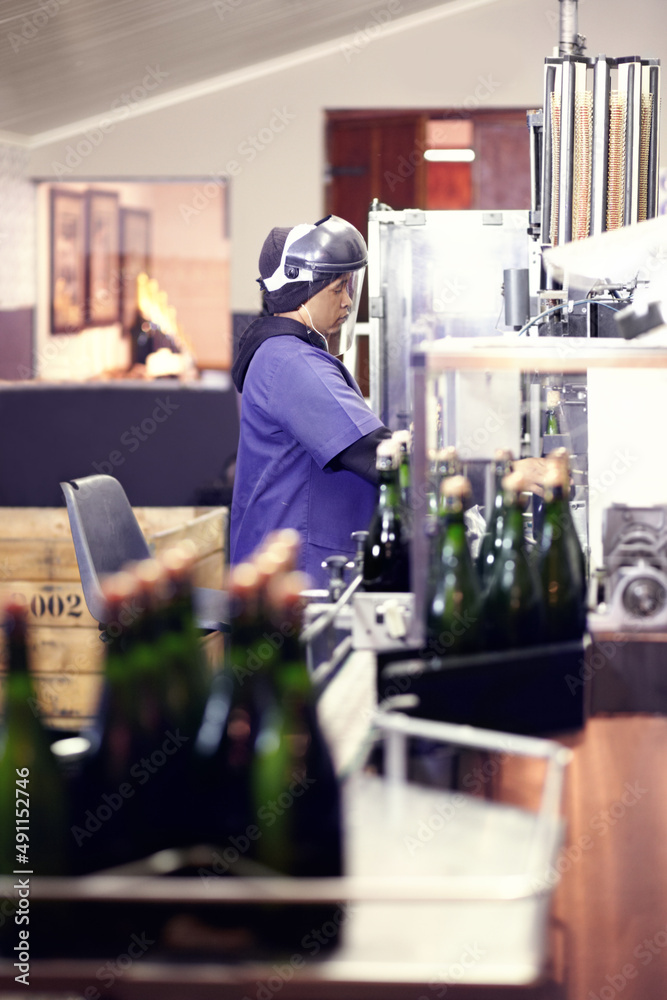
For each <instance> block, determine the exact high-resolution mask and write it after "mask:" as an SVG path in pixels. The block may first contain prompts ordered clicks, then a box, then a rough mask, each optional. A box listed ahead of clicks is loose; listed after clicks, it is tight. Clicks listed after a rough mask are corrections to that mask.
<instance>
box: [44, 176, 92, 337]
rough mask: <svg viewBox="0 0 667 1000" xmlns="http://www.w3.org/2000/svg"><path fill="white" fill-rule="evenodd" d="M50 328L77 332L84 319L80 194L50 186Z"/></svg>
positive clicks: (82, 210) (58, 330)
mask: <svg viewBox="0 0 667 1000" xmlns="http://www.w3.org/2000/svg"><path fill="white" fill-rule="evenodd" d="M50 237H51V239H50V242H51V282H50V285H51V288H50V294H51V332H52V333H78V331H79V330H81V329H82V328H83V326H84V325H85V321H86V267H85V263H86V227H85V212H84V199H83V196H82V195H80V194H77V193H76V192H70V191H64V190H62V189H60V188H52V189H51V230H50Z"/></svg>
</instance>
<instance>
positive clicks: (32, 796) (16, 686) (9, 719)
mask: <svg viewBox="0 0 667 1000" xmlns="http://www.w3.org/2000/svg"><path fill="white" fill-rule="evenodd" d="M2 628H3V640H4V650H5V662H6V666H7V677H6V682H5V694H4V720H3V722H2V723H1V724H0V872H1V873H3V874H5V875H6V874H10V875H11V873H12V872H14V871H25V872H26V873H28V872H32V873H33V874H34V875H64V874H66V873H67V870H68V862H67V842H66V833H67V801H66V790H65V783H64V779H63V776H62V774H61V772H60V769H59V767H58V764H57V761H56V759H55V757H54V756H53V753H52V751H51V744H50V739H49V736H48V733H47V731H46V729H45V727H44V725H43V723H42V722H41V720H40V717H39V714H38V710H37V698H36V692H35V687H34V684H33V681H32V677H31V675H30V672H29V653H28V636H27V616H26V610H25V608H24V607H23V606H22V605H21V604H18V603H15V602H10V603H8V604H7V605H6V606H5V608H4V611H3V622H2Z"/></svg>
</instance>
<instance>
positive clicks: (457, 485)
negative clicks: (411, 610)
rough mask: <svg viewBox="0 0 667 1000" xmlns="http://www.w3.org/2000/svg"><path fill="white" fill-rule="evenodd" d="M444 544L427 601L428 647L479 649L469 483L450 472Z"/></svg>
mask: <svg viewBox="0 0 667 1000" xmlns="http://www.w3.org/2000/svg"><path fill="white" fill-rule="evenodd" d="M442 492H443V504H442V511H443V513H442V517H443V525H442V529H441V544H440V552H439V558H438V561H437V565H436V567H435V576H434V579H433V581H432V585H431V588H430V594H429V599H428V604H427V619H426V634H427V645H428V648H429V649H430V650H431V651H433V652H436V653H437V654H438V655H444V654H445V653H449V654H454V655H463V654H464V653H472V652H476V651H477V650H478V649H479V637H480V610H481V594H480V586H479V579H478V576H477V572H476V570H475V565H474V563H473V560H472V556H471V554H470V549H469V547H468V540H467V537H466V526H465V521H464V517H463V512H464V508H465V504H466V499H467V497H468V496H469V494H470V483H469V482H468V480H467V479H466V478H465V477H463V476H451V477H450V478H448V479H446V480H445V481H444V483H443V487H442Z"/></svg>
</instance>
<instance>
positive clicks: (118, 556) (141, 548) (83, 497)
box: [60, 475, 150, 625]
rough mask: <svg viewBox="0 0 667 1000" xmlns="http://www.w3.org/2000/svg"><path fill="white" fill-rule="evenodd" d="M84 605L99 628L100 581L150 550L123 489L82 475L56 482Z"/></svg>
mask: <svg viewBox="0 0 667 1000" xmlns="http://www.w3.org/2000/svg"><path fill="white" fill-rule="evenodd" d="M60 487H61V489H62V491H63V493H64V494H65V502H66V504H67V514H68V516H69V523H70V528H71V531H72V540H73V542H74V551H75V552H76V559H77V563H78V566H79V575H80V577H81V586H82V588H83V596H84V599H85V601H86V606H87V607H88V610H89V611H90V613H91V615H92V616H93V618H95V619H97V621H98V622H99V623H100V624H102V625H104V624H105V620H104V619H105V614H106V610H105V609H106V603H105V601H104V597H103V594H102V588H101V584H100V581H101V578H102V577H103V576H105V575H106V574H108V573H116V572H117V571H118V570H120V569H121V568H122V567H123V566H124V565H125V564H126V563H128V562H130V561H132V560H138V559H147V558H148V557H149V556H150V549H149V547H148V543H147V542H146V539H145V537H144V534H143V532H142V530H141V527H140V526H139V522H138V521H137V518H136V516H135V513H134V511H133V510H132V507H131V505H130V502H129V500H128V499H127V495H126V493H125V490H124V489H123V487H122V486H121V484H120V483H119V482H118V480H117V479H114V477H113V476H104V475H96V476H85V477H83V478H82V479H72V480H71V481H70V482H66V483H61V484H60Z"/></svg>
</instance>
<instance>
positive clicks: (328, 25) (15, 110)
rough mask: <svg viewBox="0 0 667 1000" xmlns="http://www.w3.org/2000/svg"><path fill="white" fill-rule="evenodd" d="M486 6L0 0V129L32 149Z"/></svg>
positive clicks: (286, 0)
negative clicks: (301, 57)
mask: <svg viewBox="0 0 667 1000" xmlns="http://www.w3.org/2000/svg"><path fill="white" fill-rule="evenodd" d="M490 2H493V0H0V133H4V136H5V137H6V138H14V139H15V140H17V141H19V142H25V144H26V145H39V144H40V141H46V139H47V136H49V137H51V136H52V135H53V134H54V133H55V132H58V131H60V132H63V131H66V130H67V128H68V127H71V126H76V125H77V124H78V123H81V122H86V121H88V120H89V119H91V118H93V117H95V116H100V117H102V116H104V115H105V114H108V113H109V112H110V111H112V110H113V108H114V107H116V108H117V107H118V106H119V105H127V104H128V102H131V101H132V100H134V101H137V100H139V101H142V100H144V99H145V98H146V95H148V99H149V100H150V99H152V98H153V97H154V95H155V94H156V93H158V92H159V95H160V99H161V100H162V101H165V100H168V99H169V98H170V97H171V99H172V100H178V99H182V98H184V97H185V95H186V94H187V88H190V89H191V88H192V87H197V86H199V87H201V86H205V85H207V84H208V85H214V84H215V81H219V80H221V79H223V78H226V77H229V75H230V74H232V75H233V74H240V73H243V72H244V71H248V70H249V68H251V67H257V66H259V65H261V64H265V63H266V62H267V61H268V62H270V61H272V60H276V59H283V60H287V59H289V57H290V55H292V54H295V53H297V52H299V51H301V50H303V49H312V48H313V47H317V46H321V45H324V44H328V45H331V44H334V43H335V44H340V45H343V44H348V45H351V46H354V45H355V44H356V45H364V44H368V43H369V42H370V41H372V40H373V38H375V37H377V36H378V33H381V32H382V31H394V30H397V29H399V28H400V26H401V24H403V23H405V24H407V23H409V22H410V21H411V20H412V19H413V18H414V16H415V15H420V14H424V13H425V12H428V11H433V10H435V9H437V8H442V7H445V6H448V7H457V6H460V7H461V8H462V9H463V8H468V7H471V6H479V5H484V4H487V3H490ZM156 80H157V81H158V83H159V85H154V86H150V85H151V84H153V83H154V81H156ZM144 84H146V85H147V86H144ZM133 92H134V97H133Z"/></svg>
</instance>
